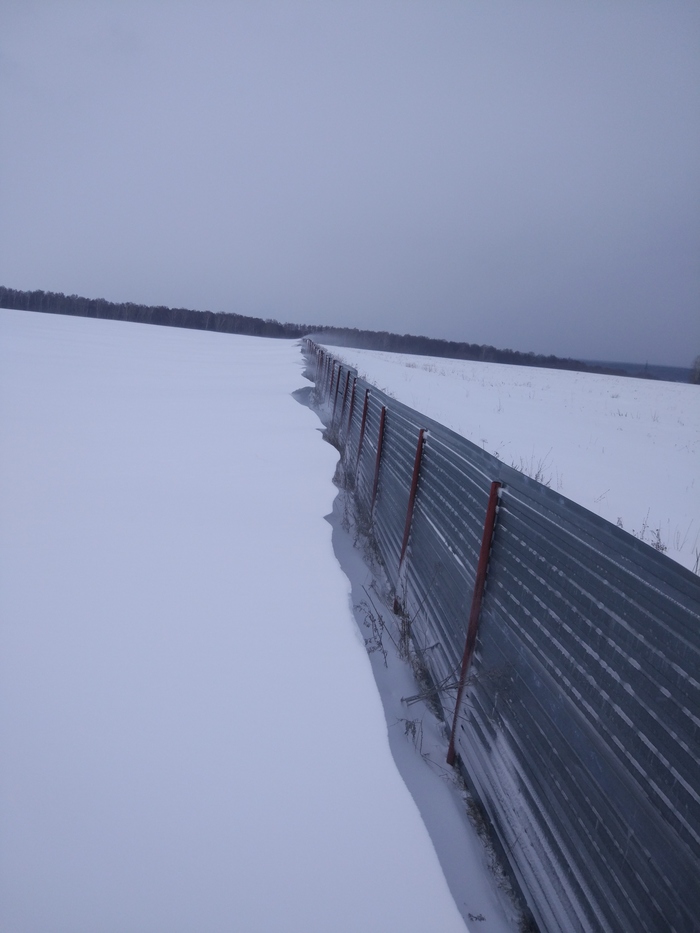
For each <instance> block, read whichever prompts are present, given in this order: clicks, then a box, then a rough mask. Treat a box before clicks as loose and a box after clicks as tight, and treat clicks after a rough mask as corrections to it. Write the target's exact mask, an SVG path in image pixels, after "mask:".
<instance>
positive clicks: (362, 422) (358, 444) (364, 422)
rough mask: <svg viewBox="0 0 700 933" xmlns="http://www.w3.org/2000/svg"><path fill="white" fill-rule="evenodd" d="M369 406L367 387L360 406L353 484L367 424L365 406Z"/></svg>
mask: <svg viewBox="0 0 700 933" xmlns="http://www.w3.org/2000/svg"><path fill="white" fill-rule="evenodd" d="M368 406H369V389H365V402H364V405H363V406H362V421H361V422H360V439H359V440H358V442H357V461H356V463H355V484H356V485H357V472H358V470H359V469H360V455H361V453H362V442H363V441H364V439H365V427H366V426H367V408H368Z"/></svg>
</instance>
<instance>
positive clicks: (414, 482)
mask: <svg viewBox="0 0 700 933" xmlns="http://www.w3.org/2000/svg"><path fill="white" fill-rule="evenodd" d="M424 444H425V428H421V429H420V431H419V432H418V444H417V445H416V459H415V460H414V462H413V476H412V477H411V489H410V491H409V493H408V507H407V509H406V526H405V528H404V530H403V541H402V542H401V556H400V557H399V573H400V572H401V565H402V564H403V559H404V557H405V556H406V548H407V547H408V539H409V536H410V534H411V521H412V520H413V509H414V506H415V504H416V492H417V491H418V476H419V475H420V465H421V460H422V459H423V447H424Z"/></svg>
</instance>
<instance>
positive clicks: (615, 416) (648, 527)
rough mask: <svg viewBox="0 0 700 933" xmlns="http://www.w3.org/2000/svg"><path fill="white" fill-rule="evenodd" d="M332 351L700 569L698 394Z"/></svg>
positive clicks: (626, 381) (545, 372) (641, 382)
mask: <svg viewBox="0 0 700 933" xmlns="http://www.w3.org/2000/svg"><path fill="white" fill-rule="evenodd" d="M328 349H329V350H330V351H331V352H332V353H335V354H336V355H337V356H339V357H340V358H341V359H343V360H344V361H346V362H347V363H349V364H350V365H352V366H355V367H356V368H357V370H358V371H359V372H360V374H361V375H364V376H365V377H366V378H367V379H368V380H369V381H370V382H373V383H374V384H375V385H377V386H379V388H381V389H384V390H385V391H386V392H388V393H389V394H390V395H393V396H394V397H395V398H397V399H399V400H400V401H401V402H403V403H404V404H406V405H410V406H411V407H412V408H415V409H417V410H418V411H422V412H424V413H425V414H426V415H428V416H429V417H431V418H433V419H435V420H436V421H440V422H441V423H442V424H445V425H447V427H449V428H452V430H454V431H456V432H457V433H459V434H461V435H463V436H464V437H467V438H469V440H471V441H473V442H474V443H475V444H479V445H480V446H482V447H484V448H485V449H486V450H488V451H489V452H490V453H493V454H495V455H496V456H497V457H499V458H500V459H501V460H503V461H505V462H506V463H508V464H511V465H513V466H515V467H516V468H518V469H520V470H523V472H525V473H527V474H528V475H530V476H534V477H535V478H536V479H539V480H540V481H541V482H544V483H546V484H547V485H549V486H551V487H552V489H555V490H557V491H558V492H561V493H562V494H563V495H565V496H567V497H568V498H570V499H573V500H574V501H575V502H578V503H580V504H581V505H583V506H585V507H586V508H587V509H590V510H591V511H592V512H596V513H597V514H598V515H601V516H602V517H603V518H605V519H607V520H608V521H611V522H616V523H617V524H621V525H622V527H624V528H625V530H627V531H629V532H631V533H632V534H635V535H637V537H640V538H643V539H644V540H645V541H647V542H648V543H649V544H651V545H652V546H655V547H657V548H659V549H660V550H664V551H665V552H666V554H668V556H669V557H672V558H673V559H674V560H676V561H678V562H679V563H681V564H683V565H684V566H685V567H689V568H690V569H691V570H693V569H694V570H695V571H697V570H698V563H699V560H700V388H699V387H698V386H692V385H682V384H679V383H673V382H654V381H651V380H645V379H630V378H624V377H622V376H600V375H595V374H591V373H575V372H564V371H560V370H553V369H537V368H534V367H525V366H508V365H504V364H500V363H477V362H471V361H467V360H449V359H441V358H437V357H425V356H409V355H404V354H398V353H384V352H379V351H373V350H355V349H349V348H341V347H334V346H329V347H328Z"/></svg>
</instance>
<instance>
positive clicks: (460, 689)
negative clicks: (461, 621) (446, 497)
mask: <svg viewBox="0 0 700 933" xmlns="http://www.w3.org/2000/svg"><path fill="white" fill-rule="evenodd" d="M501 485H502V484H501V483H499V482H493V483H491V491H490V493H489V502H488V505H487V506H486V519H485V520H484V534H483V537H482V539H481V550H480V551H479V563H478V564H477V567H476V576H475V577H474V594H473V596H472V605H471V610H470V612H469V625H468V627H467V640H466V643H465V645H464V655H463V656H462V670H461V672H460V675H459V684H458V686H457V700H456V702H455V713H454V718H453V720H452V732H451V733H450V745H449V748H448V749H447V764H448V765H452V764H454V760H455V738H456V735H457V720H458V719H459V708H460V706H461V705H462V695H463V693H464V685H465V684H466V681H467V671H468V670H469V662H470V661H471V658H472V654H473V653H474V646H475V645H476V633H477V629H478V627H479V613H480V612H481V600H482V598H483V595H484V584H485V583H486V572H487V570H488V566H489V556H490V554H491V541H492V540H493V531H494V527H495V525H496V510H497V507H498V497H499V494H500V490H501Z"/></svg>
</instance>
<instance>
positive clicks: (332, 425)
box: [331, 367, 350, 427]
mask: <svg viewBox="0 0 700 933" xmlns="http://www.w3.org/2000/svg"><path fill="white" fill-rule="evenodd" d="M341 369H342V367H341ZM340 374H341V370H340V369H339V370H338V385H337V386H336V387H335V402H334V403H333V417H332V418H331V427H334V426H335V409H336V407H337V405H338V389H339V388H340ZM349 382H350V370H348V374H347V376H346V377H345V388H344V389H343V404H342V406H341V408H340V421H339V424H340V423H342V421H343V412H344V411H345V398H346V396H347V394H348V383H349Z"/></svg>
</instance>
